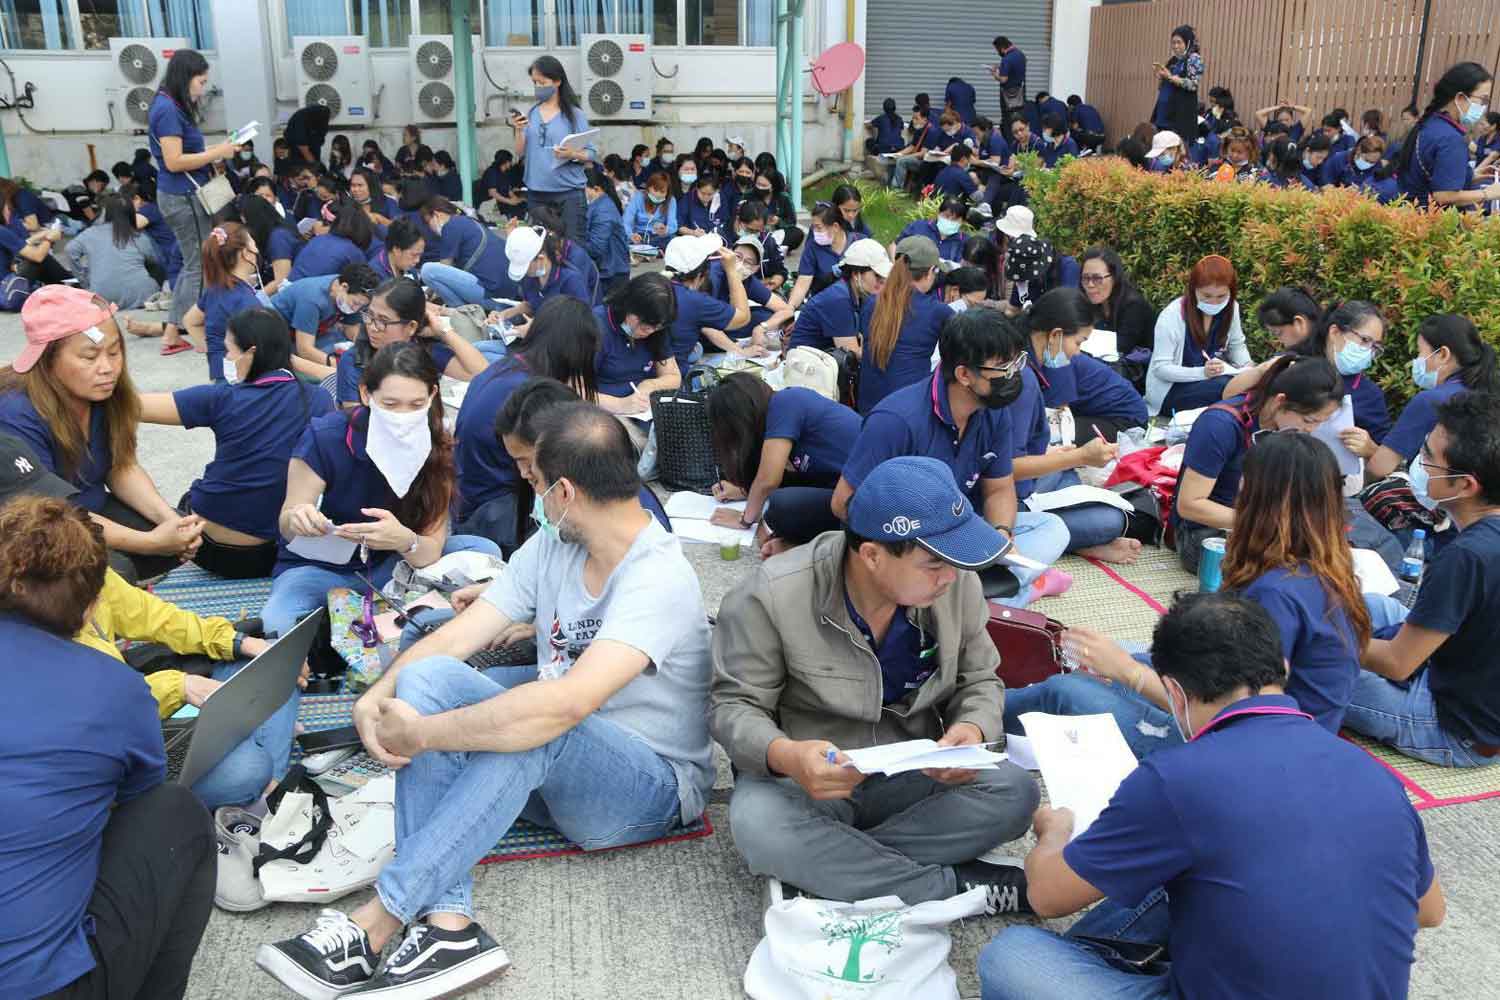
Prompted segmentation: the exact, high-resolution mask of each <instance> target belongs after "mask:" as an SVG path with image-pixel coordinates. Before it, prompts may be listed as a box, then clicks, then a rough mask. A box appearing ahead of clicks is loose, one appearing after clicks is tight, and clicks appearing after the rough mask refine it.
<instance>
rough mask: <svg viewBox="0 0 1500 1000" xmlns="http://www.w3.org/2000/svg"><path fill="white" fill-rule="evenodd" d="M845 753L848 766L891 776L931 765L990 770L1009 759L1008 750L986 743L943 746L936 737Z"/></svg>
mask: <svg viewBox="0 0 1500 1000" xmlns="http://www.w3.org/2000/svg"><path fill="white" fill-rule="evenodd" d="M844 756H845V757H847V758H849V762H848V763H847V764H845V765H844V766H845V767H852V768H855V769H856V770H858V771H859V772H860V773H861V774H884V775H887V776H889V775H892V774H904V773H906V772H907V771H923V770H926V769H928V768H962V769H964V770H967V771H987V770H993V769H995V768H997V767H999V766H1000V762H1001V761H1003V760H1005V754H1003V753H996V752H995V751H993V750H988V749H986V748H985V747H982V746H963V747H940V746H938V745H937V742H936V741H934V740H906V741H905V742H903V743H887V744H886V745H885V746H879V747H866V748H865V749H863V750H845V751H844Z"/></svg>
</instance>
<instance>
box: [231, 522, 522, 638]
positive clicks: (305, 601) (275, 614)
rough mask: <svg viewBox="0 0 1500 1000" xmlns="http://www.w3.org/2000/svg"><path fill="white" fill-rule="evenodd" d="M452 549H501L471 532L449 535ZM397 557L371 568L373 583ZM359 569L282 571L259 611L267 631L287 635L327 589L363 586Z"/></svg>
mask: <svg viewBox="0 0 1500 1000" xmlns="http://www.w3.org/2000/svg"><path fill="white" fill-rule="evenodd" d="M453 552H484V553H487V554H489V555H492V556H499V555H500V549H499V547H498V546H497V545H496V544H495V543H494V542H492V541H490V540H489V539H488V538H475V537H474V536H472V535H449V536H448V541H447V542H445V543H444V544H443V555H445V556H446V555H449V554H450V553H453ZM396 560H397V557H396V556H395V555H394V554H387V556H386V558H384V559H382V560H381V561H380V562H378V563H375V564H373V565H372V566H371V567H370V572H369V577H370V580H371V582H373V583H374V584H375V586H377V587H384V586H385V585H386V583H388V582H389V581H390V579H391V574H392V573H393V572H395V569H396ZM362 570H363V567H362V566H351V567H350V568H348V569H341V570H340V569H328V568H326V567H323V566H294V567H292V568H291V569H289V570H287V571H286V572H284V573H282V574H281V575H279V576H278V577H276V579H275V581H273V582H272V584H271V596H270V598H269V599H268V600H267V601H266V606H265V608H264V609H263V610H262V611H261V613H260V617H261V621H263V622H264V623H265V626H266V631H267V632H274V633H276V634H277V635H286V634H287V633H288V632H290V631H291V630H292V627H293V626H294V625H296V624H297V623H298V622H299V621H301V620H302V619H303V618H306V617H307V616H308V615H310V614H312V613H313V612H314V611H316V610H318V609H319V608H321V607H324V606H326V605H327V603H328V592H329V591H330V590H332V589H333V588H335V587H349V588H351V589H355V590H358V589H359V588H361V587H363V586H364V584H363V583H360V581H359V577H357V576H355V575H354V574H355V573H356V572H359V571H362Z"/></svg>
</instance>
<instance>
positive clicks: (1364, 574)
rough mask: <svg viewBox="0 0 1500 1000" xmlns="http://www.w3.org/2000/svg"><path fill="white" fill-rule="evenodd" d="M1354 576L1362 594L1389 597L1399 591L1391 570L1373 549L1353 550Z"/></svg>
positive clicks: (1398, 585) (1399, 586)
mask: <svg viewBox="0 0 1500 1000" xmlns="http://www.w3.org/2000/svg"><path fill="white" fill-rule="evenodd" d="M1354 575H1355V576H1357V577H1359V589H1360V591H1361V592H1362V593H1366V594H1381V595H1383V596H1385V597H1390V596H1391V595H1392V594H1394V593H1395V592H1396V591H1398V590H1400V589H1401V585H1400V584H1399V583H1397V582H1396V576H1395V574H1393V573H1392V572H1391V568H1390V567H1389V566H1387V565H1386V564H1385V560H1384V559H1382V558H1380V553H1378V552H1376V551H1375V550H1374V549H1355V550H1354Z"/></svg>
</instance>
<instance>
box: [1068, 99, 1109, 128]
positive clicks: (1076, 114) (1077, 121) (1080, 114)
mask: <svg viewBox="0 0 1500 1000" xmlns="http://www.w3.org/2000/svg"><path fill="white" fill-rule="evenodd" d="M1068 120H1069V121H1071V122H1072V123H1073V125H1074V127H1075V128H1081V129H1083V130H1084V131H1085V132H1099V133H1102V132H1103V131H1104V119H1103V118H1102V117H1100V115H1099V111H1098V109H1097V108H1095V107H1094V106H1093V105H1092V104H1080V105H1078V106H1077V107H1075V108H1073V110H1072V111H1070V112H1069V113H1068Z"/></svg>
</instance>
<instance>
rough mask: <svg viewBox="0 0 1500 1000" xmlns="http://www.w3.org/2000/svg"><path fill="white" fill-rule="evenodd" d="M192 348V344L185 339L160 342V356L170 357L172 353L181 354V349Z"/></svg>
mask: <svg viewBox="0 0 1500 1000" xmlns="http://www.w3.org/2000/svg"><path fill="white" fill-rule="evenodd" d="M192 349H193V345H192V344H191V343H190V342H188V341H186V340H179V341H178V342H177V343H175V344H162V345H161V356H162V357H164V358H170V357H171V356H172V355H174V354H181V353H182V352H183V351H191V350H192Z"/></svg>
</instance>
